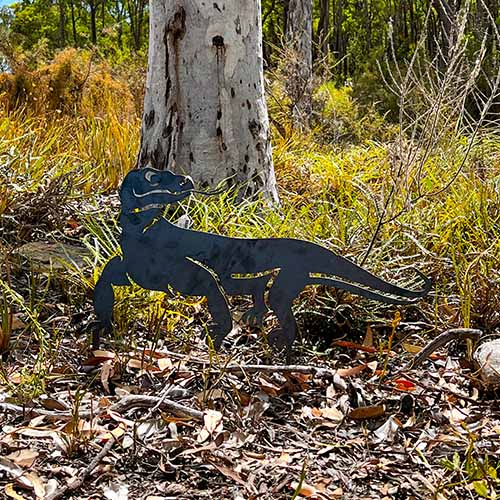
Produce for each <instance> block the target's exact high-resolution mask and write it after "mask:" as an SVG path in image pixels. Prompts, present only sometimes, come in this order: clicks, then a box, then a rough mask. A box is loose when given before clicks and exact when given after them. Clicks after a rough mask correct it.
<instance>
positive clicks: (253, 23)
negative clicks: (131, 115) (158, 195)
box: [138, 0, 277, 201]
mask: <svg viewBox="0 0 500 500" xmlns="http://www.w3.org/2000/svg"><path fill="white" fill-rule="evenodd" d="M149 42H150V43H149V68H148V77H147V83H146V96H145V101H144V116H143V123H142V137H141V151H140V154H139V159H138V167H145V166H147V165H151V166H153V167H154V168H159V169H166V168H168V169H172V170H174V171H176V172H178V173H183V174H189V175H191V176H192V177H193V179H194V180H195V183H196V184H197V185H198V186H199V187H202V188H206V187H213V186H216V185H217V184H219V183H220V182H221V181H223V180H225V179H228V178H229V177H232V176H234V177H233V180H232V182H233V183H234V182H236V183H242V184H244V187H243V188H242V193H241V194H242V195H246V196H250V195H252V194H254V193H255V192H257V191H262V192H263V193H264V194H265V195H266V196H267V197H268V198H271V199H272V200H275V201H276V200H277V191H276V183H275V177H274V169H273V164H272V156H271V143H270V134H269V121H268V115H267V107H266V102H265V96H264V78H263V66H262V26H261V15H260V0H231V1H229V0H227V1H224V0H218V1H216V2H204V3H202V2H195V1H193V0H178V1H175V2H173V1H172V0H151V3H150V37H149Z"/></svg>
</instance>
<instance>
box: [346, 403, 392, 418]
mask: <svg viewBox="0 0 500 500" xmlns="http://www.w3.org/2000/svg"><path fill="white" fill-rule="evenodd" d="M383 415H385V406H383V405H377V406H361V407H359V408H354V410H351V411H350V412H349V414H348V415H347V416H348V417H349V418H352V419H353V420H368V419H371V418H379V417H382V416H383Z"/></svg>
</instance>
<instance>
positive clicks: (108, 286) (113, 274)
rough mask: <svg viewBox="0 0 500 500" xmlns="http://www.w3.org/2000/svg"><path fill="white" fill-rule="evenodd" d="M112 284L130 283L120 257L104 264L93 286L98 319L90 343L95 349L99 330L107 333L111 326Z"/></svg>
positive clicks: (97, 343)
mask: <svg viewBox="0 0 500 500" xmlns="http://www.w3.org/2000/svg"><path fill="white" fill-rule="evenodd" d="M113 285H116V286H126V285H130V281H129V279H128V277H127V273H126V271H125V263H124V262H123V260H122V259H121V258H120V257H114V258H113V259H111V260H110V261H109V262H108V263H107V264H106V266H105V267H104V269H103V271H102V273H101V276H100V278H99V280H98V281H97V283H96V286H95V288H94V299H93V300H94V310H95V313H96V316H97V320H98V325H97V327H96V328H95V329H94V331H93V333H92V345H93V347H94V348H95V349H97V348H99V343H100V332H101V330H104V331H105V332H106V333H109V332H110V331H111V329H112V326H113V306H114V304H115V293H114V291H113Z"/></svg>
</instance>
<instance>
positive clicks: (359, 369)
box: [337, 364, 368, 378]
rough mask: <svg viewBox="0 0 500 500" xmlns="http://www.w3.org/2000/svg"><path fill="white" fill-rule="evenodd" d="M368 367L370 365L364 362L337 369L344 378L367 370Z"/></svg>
mask: <svg viewBox="0 0 500 500" xmlns="http://www.w3.org/2000/svg"><path fill="white" fill-rule="evenodd" d="M367 367H368V366H367V365H366V364H362V365H357V366H353V367H352V368H340V369H338V370H337V373H338V374H339V375H340V376H341V377H343V378H346V377H353V376H354V375H357V374H358V373H361V372H363V371H365V370H366V368H367Z"/></svg>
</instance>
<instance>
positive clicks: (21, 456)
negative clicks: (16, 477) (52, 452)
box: [5, 450, 40, 467]
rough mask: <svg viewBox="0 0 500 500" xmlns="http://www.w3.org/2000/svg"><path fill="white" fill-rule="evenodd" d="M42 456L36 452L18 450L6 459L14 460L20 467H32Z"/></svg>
mask: <svg viewBox="0 0 500 500" xmlns="http://www.w3.org/2000/svg"><path fill="white" fill-rule="evenodd" d="M39 455H40V454H39V453H38V452H37V451H34V450H18V451H15V452H14V453H11V454H10V455H7V456H6V457H5V458H8V459H9V460H12V462H14V463H15V464H17V465H19V466H20V467H31V466H32V465H33V463H34V461H35V460H36V459H37V458H38V456H39Z"/></svg>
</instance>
